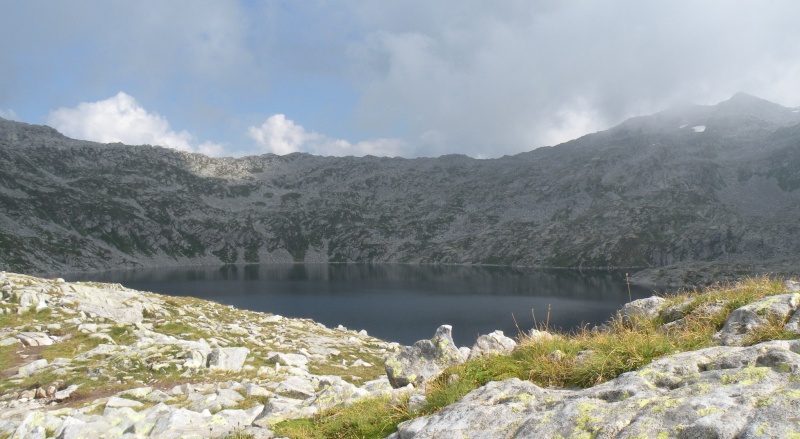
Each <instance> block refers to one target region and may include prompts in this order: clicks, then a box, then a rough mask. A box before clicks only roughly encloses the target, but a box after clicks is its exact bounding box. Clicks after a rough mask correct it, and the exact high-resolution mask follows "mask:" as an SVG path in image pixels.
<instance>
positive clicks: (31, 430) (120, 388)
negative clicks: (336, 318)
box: [0, 273, 410, 438]
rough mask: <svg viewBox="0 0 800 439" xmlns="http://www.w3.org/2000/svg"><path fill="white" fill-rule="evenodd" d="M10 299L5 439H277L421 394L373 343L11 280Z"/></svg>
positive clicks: (4, 286)
mask: <svg viewBox="0 0 800 439" xmlns="http://www.w3.org/2000/svg"><path fill="white" fill-rule="evenodd" d="M0 294H2V301H1V302H0V310H1V311H2V312H3V315H2V316H0V318H2V319H3V320H2V321H3V322H4V323H6V325H4V326H3V327H2V328H0V349H3V351H2V354H3V355H2V357H3V358H4V359H5V361H6V364H4V365H3V368H4V370H2V371H1V373H2V374H3V375H2V377H3V384H2V397H0V437H9V436H10V437H13V438H46V437H47V438H49V437H54V438H78V437H101V436H102V437H159V438H179V437H181V438H182V437H224V436H225V435H229V434H231V433H233V432H242V433H244V434H249V435H251V436H252V437H255V438H268V437H272V432H271V430H270V427H271V426H272V425H274V424H275V423H277V422H280V421H282V420H285V419H290V418H297V417H309V416H312V415H314V414H316V413H318V412H320V411H322V410H325V409H327V408H329V407H333V406H336V405H340V404H349V403H352V402H353V401H356V400H358V399H361V398H368V397H377V396H388V397H400V396H402V395H405V394H407V393H408V392H409V391H410V389H408V388H406V389H399V390H395V389H393V388H392V387H391V386H390V385H389V382H388V380H387V378H386V376H385V375H383V373H382V372H383V365H382V359H383V357H384V356H385V355H386V354H387V353H390V352H393V351H395V350H397V349H398V348H399V346H398V345H397V344H396V343H386V342H384V341H381V340H378V339H375V338H373V337H370V336H368V335H367V334H366V332H364V331H361V332H355V331H351V330H347V329H344V328H339V329H330V328H326V327H324V326H323V325H321V324H319V323H315V322H313V321H310V320H302V319H289V318H284V317H281V316H277V315H268V314H262V313H253V312H248V311H241V310H235V309H232V308H231V307H228V306H223V305H219V304H216V303H212V302H205V301H202V300H196V299H189V298H170V297H165V296H159V295H156V294H152V293H145V292H139V291H134V290H129V289H127V288H124V287H122V286H120V285H110V284H91V283H67V282H63V281H62V280H60V279H55V280H45V279H40V278H35V277H30V276H24V275H18V274H12V273H0ZM4 435H5V436H4Z"/></svg>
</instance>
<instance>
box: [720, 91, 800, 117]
mask: <svg viewBox="0 0 800 439" xmlns="http://www.w3.org/2000/svg"><path fill="white" fill-rule="evenodd" d="M714 109H715V110H716V113H717V114H719V115H721V116H750V117H755V118H757V119H761V120H764V121H767V122H771V123H777V124H781V125H783V124H794V123H798V122H800V117H798V114H797V113H793V112H792V111H791V109H789V108H786V107H784V106H782V105H778V104H776V103H774V102H770V101H768V100H766V99H761V98H759V97H756V96H753V95H750V94H747V93H742V92H739V93H736V94H735V95H733V96H732V97H731V98H730V99H728V100H727V101H723V102H720V103H719V104H717V105H715V106H714Z"/></svg>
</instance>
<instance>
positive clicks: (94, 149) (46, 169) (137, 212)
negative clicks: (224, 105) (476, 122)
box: [0, 94, 800, 282]
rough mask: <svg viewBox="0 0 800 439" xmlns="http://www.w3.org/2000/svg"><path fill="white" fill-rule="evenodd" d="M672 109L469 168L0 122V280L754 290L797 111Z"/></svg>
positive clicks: (772, 249)
mask: <svg viewBox="0 0 800 439" xmlns="http://www.w3.org/2000/svg"><path fill="white" fill-rule="evenodd" d="M690 108H692V110H686V109H684V110H675V109H673V110H666V111H663V112H660V113H656V114H654V115H651V116H641V117H637V118H632V119H629V120H627V121H625V122H622V123H621V124H619V125H617V126H615V127H612V128H611V129H609V130H606V131H602V132H598V133H594V134H589V135H586V136H583V137H581V138H578V139H575V140H572V141H569V142H566V143H564V144H561V145H557V146H553V147H545V148H539V149H535V150H532V151H529V152H525V153H520V154H517V155H515V156H508V157H501V158H497V159H486V160H478V159H474V158H470V157H467V156H461V155H448V156H442V157H438V158H416V159H403V158H387V157H369V156H367V157H361V158H355V157H320V156H313V155H308V154H301V153H295V154H290V155H286V156H276V155H272V154H264V155H260V156H247V157H241V158H209V157H206V156H203V155H200V154H193V153H186V152H180V151H174V150H169V149H165V148H161V147H153V146H147V145H137V146H128V145H122V144H98V143H94V142H87V141H80V140H74V139H69V138H67V137H65V136H63V135H61V134H60V133H58V132H57V131H55V130H53V129H52V128H49V127H43V126H36V125H28V124H23V123H20V122H11V121H5V120H0V163H2V167H1V168H0V202H2V203H1V204H2V206H3V208H2V210H0V248H2V249H3V250H4V251H3V252H2V254H0V269H3V270H17V271H27V272H34V273H38V272H57V271H79V270H80V271H90V270H103V269H111V268H125V267H135V266H156V265H164V264H168V265H183V264H215V263H219V264H225V263H264V262H291V261H295V262H300V261H305V262H402V263H456V264H504V265H529V266H559V267H612V266H613V267H634V266H637V267H646V268H650V269H651V271H652V270H661V269H662V267H665V266H671V265H674V264H681V265H684V266H687V267H688V266H691V265H692V264H695V265H697V264H701V265H702V264H706V265H707V264H717V265H719V264H722V265H725V264H727V265H731V264H734V263H735V264H740V265H742V264H744V265H747V264H750V265H751V267H752V268H750V269H745V270H749V271H750V273H748V274H753V271H758V270H759V268H758V267H759V264H761V265H764V267H763V268H764V269H766V270H767V271H773V270H769V266H768V265H769V264H766V265H765V262H764V261H773V260H774V261H784V262H785V261H794V260H796V256H795V255H797V254H800V247H798V246H800V244H798V243H796V242H795V241H796V240H794V239H793V236H797V235H796V232H797V230H796V226H793V224H794V223H795V222H796V218H797V215H798V214H800V191H797V189H798V188H800V113H795V112H794V110H792V109H789V108H785V107H781V106H779V105H777V104H772V103H769V102H768V101H764V100H761V99H758V98H755V97H752V96H749V95H744V94H742V95H735V96H734V97H733V98H731V99H730V100H728V101H724V102H722V103H720V104H718V105H715V106H692V107H690ZM700 127H702V129H701V128H700ZM770 200H778V201H777V202H776V203H770V202H769V201H770ZM784 265H787V264H784ZM740 271H741V270H740ZM661 272H662V273H665V271H664V270H661ZM684 277H685V276H684ZM670 282H672V280H670Z"/></svg>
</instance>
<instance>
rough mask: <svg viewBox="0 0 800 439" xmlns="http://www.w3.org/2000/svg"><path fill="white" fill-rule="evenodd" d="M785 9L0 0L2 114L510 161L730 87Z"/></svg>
mask: <svg viewBox="0 0 800 439" xmlns="http://www.w3.org/2000/svg"><path fill="white" fill-rule="evenodd" d="M798 23H800V2H798V1H796V0H771V1H762V0H757V1H743V0H718V1H712V0H696V1H683V0H681V1H665V0H662V1H650V0H620V1H613V0H606V1H588V0H587V1H579V0H551V1H541V0H539V1H537V0H508V1H498V2H486V1H476V0H437V1H430V0H425V1H422V0H404V1H399V0H378V1H375V0H370V1H367V0H340V1H326V0H307V1H289V0H283V1H280V0H264V1H256V0H249V1H244V0H242V1H235V0H228V1H224V0H222V1H203V0H191V1H188V0H187V1H180V0H175V1H163V0H137V1H127V2H122V1H115V2H110V1H103V0H71V1H69V2H65V1H55V0H49V1H48V0H42V1H35V2H31V1H15V0H0V59H2V62H0V117H3V118H6V119H13V120H18V121H22V122H26V123H31V124H46V125H50V126H52V127H54V128H56V129H58V130H59V131H60V132H62V133H64V134H65V135H67V136H69V137H73V138H78V139H84V140H92V141H97V142H103V143H113V142H123V143H127V144H152V145H162V146H166V147H170V148H175V149H180V150H185V151H193V152H200V153H203V154H207V155H211V156H243V155H253V154H264V153H275V154H288V153H292V152H298V151H299V152H307V153H311V154H319V155H332V156H348V155H353V156H363V155H366V154H371V155H376V156H401V157H421V156H424V157H432V156H439V155H444V154H466V155H468V156H471V157H475V158H493V157H500V156H503V155H513V154H517V153H520V152H524V151H530V150H532V149H535V148H538V147H541V146H551V145H556V144H558V143H562V142H565V141H568V140H571V139H574V138H577V137H579V136H582V135H584V134H588V133H592V132H596V131H599V130H603V129H607V128H610V127H611V126H614V125H616V124H618V123H620V122H622V121H623V120H625V119H627V118H629V117H632V116H637V115H644V114H651V113H654V112H657V111H660V110H663V109H666V108H670V107H674V106H677V105H685V104H704V105H710V104H716V103H718V102H721V101H723V100H726V99H728V98H730V97H731V96H732V95H733V94H735V93H737V92H746V93H750V94H753V95H755V96H758V97H761V98H764V99H767V100H770V101H772V102H776V103H778V104H781V105H784V106H788V107H796V106H800V87H798V83H799V82H800V26H798Z"/></svg>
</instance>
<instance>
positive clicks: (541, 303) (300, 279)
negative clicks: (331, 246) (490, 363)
mask: <svg viewBox="0 0 800 439" xmlns="http://www.w3.org/2000/svg"><path fill="white" fill-rule="evenodd" d="M63 277H64V279H66V280H67V281H94V282H108V283H119V284H122V285H124V286H125V287H128V288H132V289H136V290H142V291H151V292H155V293H160V294H166V295H172V296H192V297H196V298H200V299H205V300H212V301H215V302H219V303H222V304H226V305H233V306H234V307H236V308H240V309H248V310H252V311H261V312H268V313H272V314H280V315H283V316H285V317H297V318H309V319H313V320H315V321H317V322H320V323H322V324H324V325H326V326H329V327H336V326H338V325H342V326H345V327H347V328H348V329H355V330H362V329H365V330H366V331H367V332H368V333H369V334H370V335H372V336H375V337H378V338H382V339H384V340H388V341H396V342H398V343H400V344H403V345H410V344H413V343H414V342H415V341H417V340H421V339H427V338H430V337H432V336H433V334H434V332H435V331H436V328H437V327H439V326H440V325H443V324H448V325H452V326H453V339H454V340H455V342H456V344H457V345H459V346H468V347H471V346H472V345H473V343H474V342H475V339H476V338H477V337H478V335H480V334H488V333H490V332H492V331H494V330H498V329H499V330H502V331H503V332H504V333H505V334H506V335H508V336H510V337H516V336H517V335H519V334H520V333H521V332H527V331H529V330H530V329H531V328H534V327H536V328H539V329H541V328H540V327H541V326H543V325H547V327H549V328H550V329H551V330H560V331H571V330H576V329H579V328H581V327H584V326H588V327H591V326H594V325H598V324H601V323H603V322H605V321H607V320H608V319H609V318H610V317H611V316H613V315H614V314H615V313H616V311H617V310H619V309H620V307H621V306H622V305H623V304H625V303H627V302H629V301H630V300H636V299H640V298H644V297H649V296H651V295H652V294H653V292H654V291H653V289H651V288H644V287H639V286H636V285H629V284H628V283H627V282H626V278H625V272H624V271H601V270H589V271H577V270H564V269H533V268H519V267H502V266H463V265H402V264H307V263H306V264H270V265H242V266H236V265H228V266H223V267H177V268H176V267H172V268H157V269H134V270H126V271H109V272H102V273H72V274H66V275H64V276H63Z"/></svg>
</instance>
